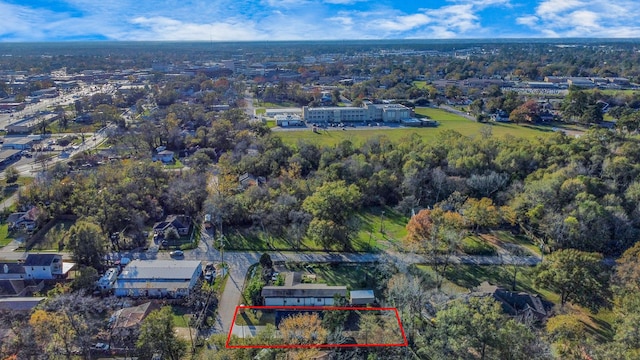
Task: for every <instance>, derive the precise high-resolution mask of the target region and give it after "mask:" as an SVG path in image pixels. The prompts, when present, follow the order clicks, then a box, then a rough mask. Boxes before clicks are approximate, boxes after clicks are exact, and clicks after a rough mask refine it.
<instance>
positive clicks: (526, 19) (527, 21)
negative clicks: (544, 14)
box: [516, 15, 540, 26]
mask: <svg viewBox="0 0 640 360" xmlns="http://www.w3.org/2000/svg"><path fill="white" fill-rule="evenodd" d="M538 21H540V18H539V17H537V16H535V15H530V16H522V17H519V18H517V19H516V22H517V23H518V24H521V25H527V26H535V25H536V24H537V23H538Z"/></svg>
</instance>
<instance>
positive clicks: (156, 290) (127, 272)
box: [114, 260, 202, 298]
mask: <svg viewBox="0 0 640 360" xmlns="http://www.w3.org/2000/svg"><path fill="white" fill-rule="evenodd" d="M201 274H202V263H200V261H185V260H179V261H178V260H133V261H131V262H130V263H129V264H128V265H127V266H126V267H125V268H124V269H123V270H122V272H121V273H120V275H119V276H118V280H117V281H116V283H115V285H114V294H115V295H116V296H120V297H124V296H130V297H169V298H179V297H185V296H187V295H189V293H190V291H191V289H193V287H194V286H195V285H196V282H197V281H198V279H199V278H200V275H201Z"/></svg>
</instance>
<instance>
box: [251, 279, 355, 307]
mask: <svg viewBox="0 0 640 360" xmlns="http://www.w3.org/2000/svg"><path fill="white" fill-rule="evenodd" d="M336 295H337V296H340V297H346V296H347V287H346V286H328V285H327V284H296V285H292V286H265V287H263V288H262V298H263V299H264V305H265V306H333V304H334V301H333V300H334V296H336Z"/></svg>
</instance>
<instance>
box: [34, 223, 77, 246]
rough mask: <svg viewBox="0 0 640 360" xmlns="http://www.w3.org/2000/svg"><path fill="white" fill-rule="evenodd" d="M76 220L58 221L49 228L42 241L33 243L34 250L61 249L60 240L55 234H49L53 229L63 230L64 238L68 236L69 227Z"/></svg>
mask: <svg viewBox="0 0 640 360" xmlns="http://www.w3.org/2000/svg"><path fill="white" fill-rule="evenodd" d="M75 223H76V222H75V221H74V220H60V221H58V223H56V224H55V225H54V226H53V227H52V228H51V230H49V231H48V232H47V233H46V234H45V235H44V238H43V240H42V241H41V242H39V243H36V244H33V246H32V249H33V250H55V251H59V250H60V249H59V248H58V240H60V239H57V238H55V237H54V236H49V234H50V233H51V232H52V231H54V232H55V231H61V232H63V236H64V238H66V237H67V232H68V231H69V229H70V228H71V227H72V226H73V225H74V224H75Z"/></svg>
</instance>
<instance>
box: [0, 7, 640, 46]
mask: <svg viewBox="0 0 640 360" xmlns="http://www.w3.org/2000/svg"><path fill="white" fill-rule="evenodd" d="M0 13H2V14H3V25H2V27H0V43H22V42H29V43H39V42H84V41H92V42H94V41H95V42H106V41H114V42H122V41H135V42H140V41H180V42H182V41H202V42H263V41H269V42H271V41H365V40H374V41H375V40H414V39H418V40H419V39H423V40H496V39H504V40H510V39H522V40H524V39H549V40H551V39H575V38H577V39H627V40H629V39H638V38H640V18H637V16H636V14H638V13H640V2H637V1H635V0H618V1H615V2H613V3H612V2H610V1H604V0H533V1H528V0H439V1H437V0H436V1H429V2H426V4H425V2H424V1H420V0H375V1H374V0H209V1H206V2H203V1H200V0H184V1H180V2H177V1H175V0H158V1H153V2H147V1H134V0H110V1H96V0H61V1H56V2H52V1H47V0H0Z"/></svg>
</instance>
